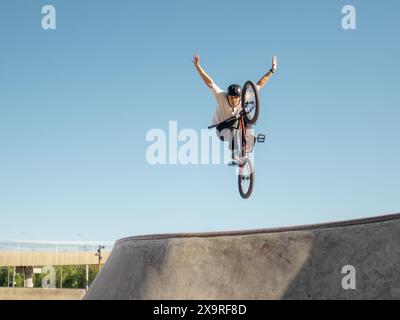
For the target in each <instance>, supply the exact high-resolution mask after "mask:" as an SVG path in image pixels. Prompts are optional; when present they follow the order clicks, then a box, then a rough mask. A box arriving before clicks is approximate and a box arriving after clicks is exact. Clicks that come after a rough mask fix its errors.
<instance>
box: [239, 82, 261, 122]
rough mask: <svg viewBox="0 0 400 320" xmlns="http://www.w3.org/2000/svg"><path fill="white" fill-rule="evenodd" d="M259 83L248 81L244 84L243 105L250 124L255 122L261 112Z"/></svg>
mask: <svg viewBox="0 0 400 320" xmlns="http://www.w3.org/2000/svg"><path fill="white" fill-rule="evenodd" d="M259 101H260V99H259V97H258V89H257V85H256V84H255V83H254V82H252V81H247V82H246V83H245V84H244V86H243V91H242V105H243V109H244V116H245V118H246V122H247V123H248V124H255V123H256V122H257V119H258V114H259V113H260V105H259Z"/></svg>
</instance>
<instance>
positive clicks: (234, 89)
mask: <svg viewBox="0 0 400 320" xmlns="http://www.w3.org/2000/svg"><path fill="white" fill-rule="evenodd" d="M241 95H242V87H241V86H239V85H238V84H231V85H230V86H229V87H228V96H234V97H240V96H241Z"/></svg>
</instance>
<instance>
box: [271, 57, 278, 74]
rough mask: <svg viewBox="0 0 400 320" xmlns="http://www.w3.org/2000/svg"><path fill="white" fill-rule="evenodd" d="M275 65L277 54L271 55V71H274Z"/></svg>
mask: <svg viewBox="0 0 400 320" xmlns="http://www.w3.org/2000/svg"><path fill="white" fill-rule="evenodd" d="M277 65H278V58H277V56H273V57H272V66H271V70H272V72H275V70H276V66H277Z"/></svg>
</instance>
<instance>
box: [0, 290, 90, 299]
mask: <svg viewBox="0 0 400 320" xmlns="http://www.w3.org/2000/svg"><path fill="white" fill-rule="evenodd" d="M85 293H86V290H84V289H43V288H0V300H80V299H82V297H83V296H84V295H85Z"/></svg>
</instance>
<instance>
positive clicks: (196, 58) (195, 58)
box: [192, 52, 200, 67]
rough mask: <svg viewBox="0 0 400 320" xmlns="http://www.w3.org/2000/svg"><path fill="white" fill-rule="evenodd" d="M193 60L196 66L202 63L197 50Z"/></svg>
mask: <svg viewBox="0 0 400 320" xmlns="http://www.w3.org/2000/svg"><path fill="white" fill-rule="evenodd" d="M192 62H193V63H194V65H195V66H196V67H198V66H199V65H200V57H199V55H198V54H197V52H195V54H194V56H193V60H192Z"/></svg>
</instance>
